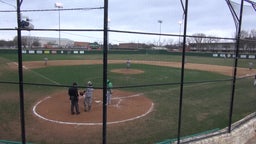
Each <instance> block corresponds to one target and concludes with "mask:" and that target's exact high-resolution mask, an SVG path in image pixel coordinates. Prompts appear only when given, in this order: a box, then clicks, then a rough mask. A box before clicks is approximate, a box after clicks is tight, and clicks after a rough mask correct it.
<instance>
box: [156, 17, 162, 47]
mask: <svg viewBox="0 0 256 144" xmlns="http://www.w3.org/2000/svg"><path fill="white" fill-rule="evenodd" d="M157 22H158V23H159V40H158V46H159V47H160V41H161V25H162V23H163V21H162V20H158V21H157Z"/></svg>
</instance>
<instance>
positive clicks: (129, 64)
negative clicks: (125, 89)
mask: <svg viewBox="0 0 256 144" xmlns="http://www.w3.org/2000/svg"><path fill="white" fill-rule="evenodd" d="M130 67H131V60H130V59H128V60H127V61H126V69H129V68H130Z"/></svg>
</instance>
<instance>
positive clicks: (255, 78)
mask: <svg viewBox="0 0 256 144" xmlns="http://www.w3.org/2000/svg"><path fill="white" fill-rule="evenodd" d="M253 85H254V86H256V75H255V76H254V83H253Z"/></svg>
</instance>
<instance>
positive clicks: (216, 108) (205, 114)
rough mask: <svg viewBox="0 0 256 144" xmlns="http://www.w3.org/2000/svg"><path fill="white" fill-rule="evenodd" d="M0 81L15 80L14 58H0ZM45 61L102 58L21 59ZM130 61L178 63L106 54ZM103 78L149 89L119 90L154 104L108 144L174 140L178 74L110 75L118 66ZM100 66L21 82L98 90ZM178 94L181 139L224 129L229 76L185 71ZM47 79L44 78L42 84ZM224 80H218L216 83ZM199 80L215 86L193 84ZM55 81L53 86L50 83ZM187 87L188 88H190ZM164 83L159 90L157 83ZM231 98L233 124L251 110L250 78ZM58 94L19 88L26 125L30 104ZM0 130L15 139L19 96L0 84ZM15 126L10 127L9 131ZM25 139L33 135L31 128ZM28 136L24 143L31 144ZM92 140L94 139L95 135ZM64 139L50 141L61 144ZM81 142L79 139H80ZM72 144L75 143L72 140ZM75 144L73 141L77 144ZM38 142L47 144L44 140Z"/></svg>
mask: <svg viewBox="0 0 256 144" xmlns="http://www.w3.org/2000/svg"><path fill="white" fill-rule="evenodd" d="M0 56H1V57H0V60H1V61H0V79H1V81H11V82H13V81H14V82H15V81H16V82H17V81H18V73H17V70H10V69H9V68H8V66H7V65H6V63H7V62H10V61H17V58H16V55H9V54H5V55H2V54H1V55H0ZM45 56H47V57H48V58H49V60H64V59H72V60H74V59H77V60H81V59H102V56H101V55H96V54H94V55H24V56H23V59H24V61H34V60H35V61H38V60H43V58H44V57H45ZM127 58H130V59H132V60H135V59H136V60H157V61H180V56H169V55H142V54H138V55H114V54H111V55H109V59H127ZM188 60H189V62H193V63H207V64H217V65H232V61H231V60H230V59H226V60H224V59H220V58H205V57H188ZM247 62H248V60H241V61H240V62H239V66H240V65H241V66H243V67H246V66H247ZM108 68H109V69H108V78H109V79H111V81H112V82H113V85H114V86H115V87H125V86H132V85H138V86H141V85H148V84H153V85H154V86H151V87H134V88H122V90H126V91H133V92H143V93H144V94H145V95H146V96H147V97H149V98H150V99H152V101H153V102H154V104H155V108H154V111H153V112H152V113H151V114H150V115H149V116H147V117H145V118H144V119H139V120H136V121H134V122H128V123H127V124H126V125H122V126H120V129H122V130H120V129H111V128H110V129H109V130H108V141H109V143H154V142H159V141H162V140H164V139H169V138H175V137H177V129H178V125H177V124H178V110H179V96H180V87H179V86H180V84H179V82H180V69H178V68H170V67H160V66H151V65H141V64H132V68H134V69H140V70H143V71H144V72H145V73H143V74H138V75H123V74H116V73H112V72H111V70H112V69H118V68H124V64H110V65H108ZM102 73H103V70H102V65H82V66H56V67H46V68H38V69H33V70H27V71H24V82H27V83H37V84H61V85H70V84H71V83H72V82H74V81H77V82H78V84H79V85H80V86H84V85H85V83H86V82H87V81H88V80H91V81H93V83H94V86H95V87H98V88H101V87H102ZM185 74H186V75H185V78H184V80H185V84H184V95H183V98H184V99H183V104H184V105H183V113H182V127H181V133H182V136H186V135H191V134H194V133H199V132H202V131H207V130H210V129H215V128H224V127H226V126H227V125H228V114H229V113H228V112H229V104H230V96H231V81H230V80H229V79H230V77H228V76H224V75H220V74H216V73H211V72H202V71H197V70H186V73H185ZM46 78H47V79H46ZM223 79H225V80H227V81H218V80H223ZM200 81H215V82H208V83H207V82H205V83H197V82H200ZM54 82H56V83H54ZM191 82H192V83H191ZM161 83H169V85H164V86H159V85H157V84H161ZM236 87H237V88H236V97H235V106H234V119H233V122H235V121H237V120H239V119H241V118H242V117H244V116H245V115H247V114H249V113H252V112H254V111H255V109H256V106H255V105H254V104H255V103H256V97H255V92H256V90H255V87H253V86H252V79H251V78H246V79H241V80H237V85H236ZM58 89H66V88H59V87H48V86H37V85H35V86H32V85H25V86H24V91H25V112H26V122H28V123H33V122H35V120H34V119H35V117H33V115H32V114H31V107H32V105H33V104H34V103H35V102H36V101H37V100H38V99H40V98H43V97H45V95H47V94H50V93H51V92H54V91H58ZM0 91H1V93H0V123H1V124H0V128H1V129H2V130H6V131H1V132H0V135H1V136H2V138H1V139H8V140H19V139H20V134H19V132H17V129H19V119H18V117H19V95H18V85H14V84H0ZM13 124H15V125H16V126H13ZM38 131H40V130H38ZM28 133H29V134H31V133H32V134H31V136H33V132H32V130H31V128H29V132H28ZM31 136H29V139H28V141H34V142H36V143H38V141H36V138H33V137H31ZM95 138H97V136H95ZM64 140H65V139H62V140H56V143H61V142H63V141H64ZM80 140H82V138H81V139H80ZM74 141H75V140H74ZM77 141H78V140H77ZM39 143H47V140H45V141H40V142H39Z"/></svg>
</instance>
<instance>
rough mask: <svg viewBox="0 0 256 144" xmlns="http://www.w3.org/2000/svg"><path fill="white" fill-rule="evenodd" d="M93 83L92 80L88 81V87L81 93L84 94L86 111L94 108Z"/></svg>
mask: <svg viewBox="0 0 256 144" xmlns="http://www.w3.org/2000/svg"><path fill="white" fill-rule="evenodd" d="M93 90H94V89H93V85H92V82H91V81H88V83H87V88H86V90H85V91H84V92H81V93H80V95H83V96H84V111H85V112H86V111H91V108H92V97H93Z"/></svg>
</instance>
